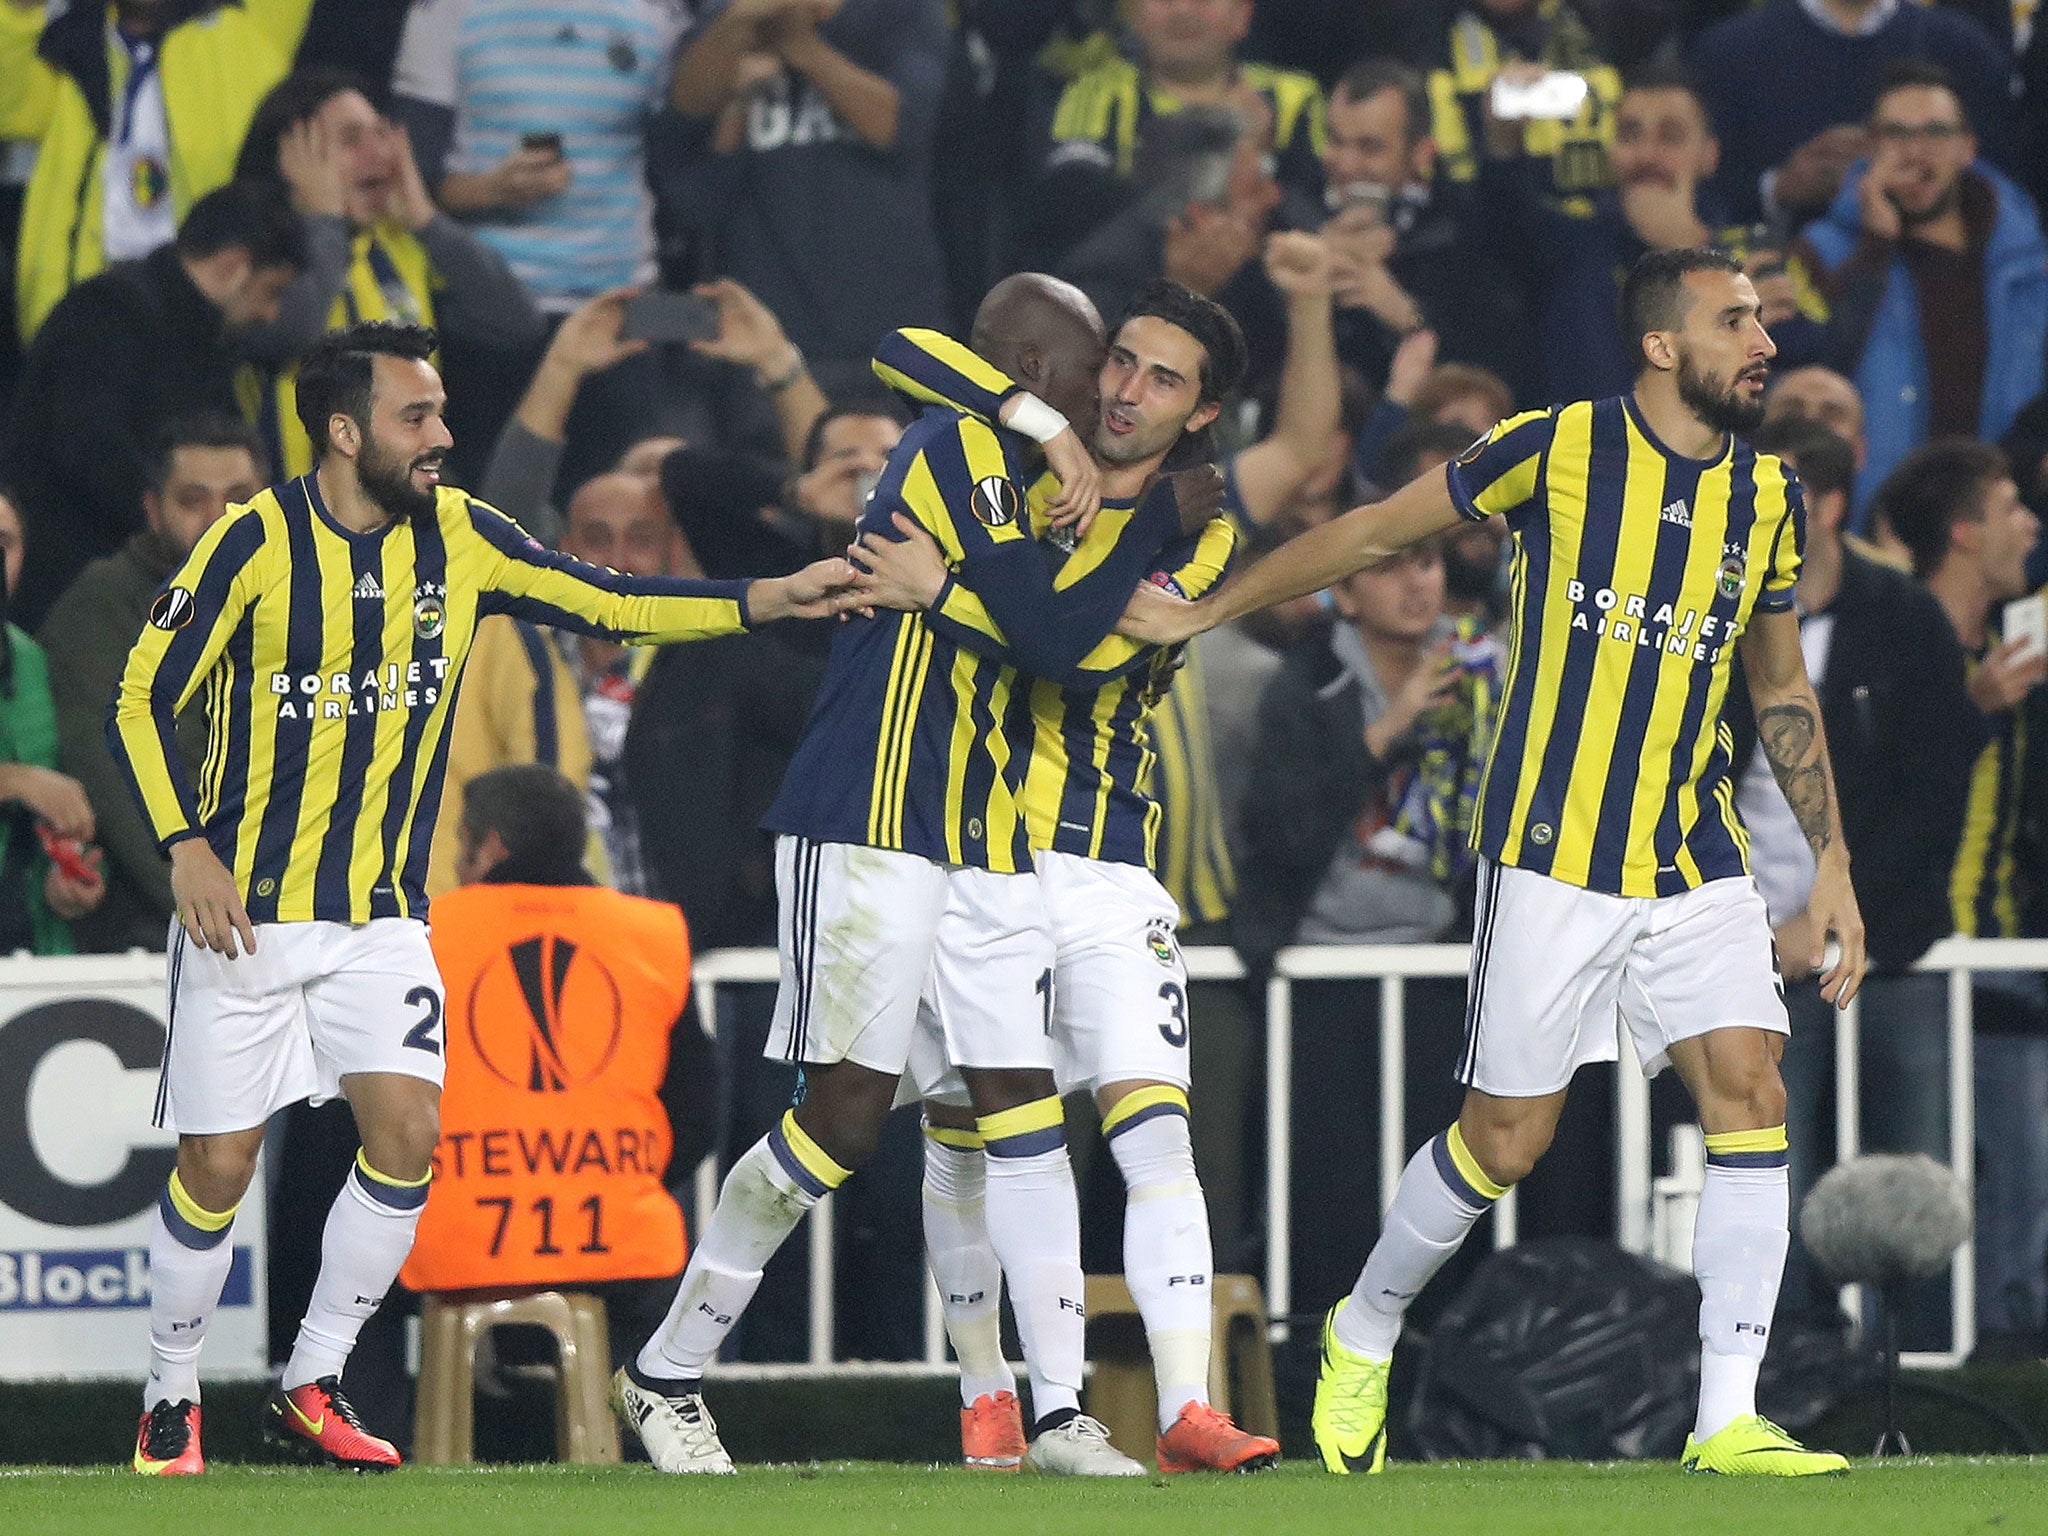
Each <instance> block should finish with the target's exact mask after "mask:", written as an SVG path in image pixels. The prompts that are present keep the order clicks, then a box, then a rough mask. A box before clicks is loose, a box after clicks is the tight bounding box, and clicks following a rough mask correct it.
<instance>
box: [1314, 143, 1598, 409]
mask: <svg viewBox="0 0 2048 1536" xmlns="http://www.w3.org/2000/svg"><path fill="white" fill-rule="evenodd" d="M1506 246H1507V242H1505V241H1503V240H1502V239H1501V238H1500V229H1499V227H1498V223H1497V215H1494V214H1491V213H1489V212H1488V211H1486V210H1485V209H1483V208H1482V207H1481V206H1480V205H1479V203H1478V202H1477V201H1476V200H1475V196H1474V194H1473V193H1472V192H1471V191H1470V190H1469V189H1467V188H1465V187H1463V186H1460V185H1457V184H1454V183H1452V182H1450V181H1449V180H1447V179H1445V178H1442V177H1439V178H1438V179H1437V183H1436V186H1435V187H1434V188H1433V189H1432V191H1431V195H1430V199H1429V201H1428V202H1427V203H1425V204H1424V205H1423V206H1422V207H1421V209H1420V210H1418V211H1417V212H1416V213H1415V215H1414V217H1413V222H1412V223H1408V224H1407V226H1406V227H1405V228H1402V229H1401V230H1400V233H1399V235H1398V237H1397V238H1396V239H1395V242H1394V250H1393V254H1392V255H1390V256H1389V257H1388V258H1387V272H1388V275H1389V276H1391V277H1392V278H1393V279H1394V281H1395V282H1397V283H1399V284H1400V285H1401V286H1402V287H1403V288H1404V289H1406V290H1407V292H1408V296H1409V297H1410V298H1412V299H1413V300H1415V303H1416V305H1417V307H1419V308H1420V309H1421V311H1422V315H1423V319H1424V321H1425V322H1426V323H1427V324H1428V326H1429V328H1430V329H1431V330H1433V331H1435V332H1436V339H1437V359H1438V361H1440V362H1446V363H1471V364H1473V365H1475V366H1477V367H1480V368H1485V369H1488V370H1490V371H1491V372H1493V373H1497V374H1499V375H1500V377H1501V378H1502V379H1504V380H1506V381H1507V386H1508V389H1509V390H1510V391H1511V392H1512V393H1513V395H1514V397H1515V399H1516V401H1517V402H1519V403H1520V404H1522V405H1525V406H1526V405H1530V404H1534V403H1537V402H1538V401H1539V400H1540V399H1541V393H1540V392H1541V388H1542V380H1541V378H1540V377H1539V376H1538V371H1537V368H1536V361H1537V357H1538V352H1537V347H1536V332H1535V327H1534V326H1533V325H1531V324H1530V320H1529V315H1530V306H1529V303H1528V295H1527V290H1526V285H1525V284H1524V282H1523V281H1522V279H1521V276H1520V275H1519V274H1518V273H1517V272H1516V271H1515V270H1514V268H1513V267H1512V266H1511V265H1510V264H1509V260H1508V256H1509V252H1508V250H1507V249H1506ZM1400 340H1401V338H1400V337H1398V336H1396V335H1395V334H1394V333H1393V332H1391V331H1389V330H1388V329H1387V328H1386V327H1385V326H1384V325H1382V324H1380V322H1379V321H1378V320H1377V319H1376V318H1374V316H1373V315H1371V314H1370V313H1369V312H1367V311H1365V310H1362V309H1340V310H1338V311H1337V350H1338V352H1339V354H1340V355H1341V356H1342V357H1343V360H1344V361H1345V362H1347V363H1349V364H1350V365H1351V366H1352V367H1354V368H1356V369H1357V370H1358V371H1359V372H1360V373H1362V374H1364V375H1365V378H1366V382H1367V383H1369V384H1371V385H1372V386H1373V387H1374V388H1375V389H1379V388H1382V387H1383V386H1384V385H1385V384H1386V381H1387V370H1388V368H1389V367H1390V366H1391V365H1392V363H1393V360H1394V349H1395V347H1397V346H1398V345H1399V344H1400ZM1551 398H1553V399H1558V398H1566V397H1562V396H1552V397H1551ZM1569 398H1574V399H1576V398H1579V397H1577V396H1572V397H1569Z"/></svg>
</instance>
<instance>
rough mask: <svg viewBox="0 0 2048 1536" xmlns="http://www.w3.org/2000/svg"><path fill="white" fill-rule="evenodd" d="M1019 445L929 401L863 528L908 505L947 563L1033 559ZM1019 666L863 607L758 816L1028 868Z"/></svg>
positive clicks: (789, 826) (786, 829)
mask: <svg viewBox="0 0 2048 1536" xmlns="http://www.w3.org/2000/svg"><path fill="white" fill-rule="evenodd" d="M1020 455H1021V450H1020V449H1019V448H1018V447H1017V446H1016V444H1015V443H1014V442H1011V441H1005V439H1004V437H1002V436H999V435H998V434H997V433H996V432H995V431H993V430H992V429H991V428H989V427H988V426H986V425H984V424H983V423H981V422H979V421H975V420H972V419H971V418H968V417H963V416H961V415H959V414H958V413H957V412H949V411H941V410H931V411H927V412H926V413H925V415H924V416H923V417H922V418H920V419H919V420H918V421H916V422H913V423H912V424H911V426H910V428H909V429H908V430H907V431H906V432H905V433H904V434H903V437H902V440H901V441H899V442H898V443H897V445H896V447H895V449H894V451H893V452H892V453H891V454H890V456H889V462H888V465H887V467H886V468H884V470H883V471H882V478H881V479H880V480H879V481H878V482H877V483H876V486H875V489H874V493H873V494H872V495H871V496H870V497H869V498H868V503H867V506H866V508H865V509H863V511H862V513H861V519H860V531H861V532H864V533H865V532H879V533H882V534H885V535H886V536H888V537H890V538H897V537H900V535H899V534H898V533H897V531H896V529H895V526H894V524H893V522H892V518H893V516H894V514H895V513H897V512H902V513H904V514H906V515H907V516H909V517H911V518H913V519H915V520H916V522H917V523H918V524H919V526H921V527H922V528H924V530H925V531H926V532H927V533H929V534H931V535H932V537H933V538H934V539H936V540H937V541H938V543H939V546H940V547H941V548H942V549H943V550H944V551H945V554H946V558H947V560H948V562H949V563H955V564H957V563H960V562H963V561H974V560H982V561H992V562H993V563H995V564H996V565H998V566H1000V567H1003V568H1005V569H1006V570H1015V569H1016V565H1017V561H1016V557H1017V556H1018V555H1019V554H1021V555H1022V556H1023V557H1024V558H1025V559H1028V560H1031V561H1034V562H1035V561H1037V559H1038V555H1037V552H1036V550H1035V548H1034V546H1033V544H1032V541H1031V535H1030V527H1029V524H1028V522H1027V520H1026V518H1025V513H1024V492H1023V490H1021V489H1020V486H1021V485H1022V484H1023V483H1024V478H1025V473H1026V472H1025V470H1024V468H1023V465H1022V462H1021V457H1020ZM1023 708H1024V705H1023V695H1022V692H1021V690H1019V689H1018V687H1017V684H1016V678H1015V676H1014V674H1012V672H1011V671H1010V669H1009V668H1008V667H1006V666H1004V665H1003V664H1002V663H1001V662H999V661H994V660H989V659H986V658H983V657H981V656H978V655H976V654H975V653H974V652H972V651H967V650H962V649H961V648H960V647H959V646H958V645H957V644H955V643H954V642H953V641H952V640H949V639H946V638H944V637H942V636H940V635H939V634H938V633H936V632H935V631H934V630H933V628H932V626H931V625H929V624H927V623H926V622H925V618H924V616H923V615H922V614H915V613H897V612H893V611H882V612H878V613H876V614H875V616H874V617H872V618H859V617H856V618H852V619H849V620H848V621H847V622H846V623H844V624H843V625H841V627H840V629H839V632H838V633H837V634H836V635H834V636H833V639H832V653H831V656H830V658H829V659H828V660H827V662H826V665H825V680H824V683H823V684H822V685H821V687H820V688H819V690H818V698H817V701H816V703H815V704H813V705H812V707H811V719H810V723H809V724H808V725H807V726H806V727H805V730H804V739H803V741H802V742H801V743H799V744H798V746H797V750H796V755H795V757H794V758H792V759H791V761H790V765H789V771H788V772H787V773H786V774H785V775H784V776H783V781H782V792H781V793H780V794H779V795H777V796H776V799H775V803H774V804H773V805H772V806H770V807H769V808H768V814H767V815H766V816H765V817H764V818H763V819H762V823H761V824H762V826H763V827H765V828H766V829H767V830H769V831H771V832H781V833H792V834H795V835H797V836H801V837H808V838H810V839H812V840H813V841H815V842H821V843H859V844H862V845H865V846H867V847H870V848H891V849H896V850H898V851H901V852H904V853H914V854H917V855H919V856H920V857H923V858H927V859H932V860H934V861H936V862H939V863H944V864H966V865H972V866H974V867H976V868H980V869H990V870H995V871H996V872H998V873H1001V874H1014V873H1016V872H1018V871H1020V870H1026V869H1029V868H1030V867H1031V866H1030V854H1029V851H1028V849H1027V847H1026V845H1025V840H1024V817H1023V813H1022V811H1021V810H1020V809H1019V807H1018V804H1017V782H1018V776H1019V773H1020V772H1021V768H1022V764H1021V762H1019V761H1017V760H1015V759H1014V757H1013V754H1012V752H1011V748H1010V742H1009V736H1008V734H1007V732H1006V722H1011V720H1012V717H1013V716H1015V717H1016V719H1017V723H1021V719H1022V711H1023Z"/></svg>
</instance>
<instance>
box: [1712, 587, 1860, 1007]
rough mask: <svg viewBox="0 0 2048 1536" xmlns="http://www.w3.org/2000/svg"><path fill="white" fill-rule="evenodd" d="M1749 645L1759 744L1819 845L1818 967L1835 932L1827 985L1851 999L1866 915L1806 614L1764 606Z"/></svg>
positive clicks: (1814, 923)
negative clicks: (1811, 666)
mask: <svg viewBox="0 0 2048 1536" xmlns="http://www.w3.org/2000/svg"><path fill="white" fill-rule="evenodd" d="M1741 645H1742V666H1743V671H1744V673H1745V674H1746V676H1747V678H1748V681H1749V692H1750V698H1751V700H1752V702H1753V703H1754V705H1755V707H1756V729H1757V749H1758V750H1759V751H1760V752H1762V753H1763V754H1764V760H1765V761H1766V762H1768V763H1769V764H1770V765H1771V772H1772V773H1773V774H1774V775H1776V777H1777V780H1778V787H1779V788H1780V789H1781V790H1783V791H1784V792H1785V801H1786V803H1787V804H1788V805H1790V806H1791V807H1792V815H1793V817H1794V818H1795V819H1796V820H1797V821H1798V823H1799V830H1800V831H1801V832H1803V833H1804V834H1805V835H1806V841H1807V845H1808V846H1809V847H1811V848H1812V849H1813V858H1814V877H1813V891H1812V893H1811V894H1810V895H1809V896H1808V897H1807V902H1806V915H1807V918H1808V920H1809V922H1810V925H1811V926H1810V931H1811V933H1812V935H1813V946H1814V953H1813V956H1812V961H1813V968H1814V969H1815V970H1816V971H1818V970H1820V969H1821V965H1822V961H1823V950H1824V948H1825V945H1826V943H1827V940H1828V939H1829V938H1830V937H1832V938H1833V939H1834V940H1835V941H1836V942H1837V943H1838V944H1839V945H1840V946H1841V953H1840V954H1839V955H1838V956H1837V957H1836V960H1835V963H1834V965H1833V966H1832V967H1830V968H1829V969H1828V970H1826V971H1825V972H1823V973H1822V975H1821V978H1820V992H1821V996H1822V997H1825V998H1826V999H1827V1000H1828V1001H1829V1002H1831V1003H1833V1004H1834V1005H1835V1006H1836V1007H1838V1008H1839V1007H1843V1006H1845V1005H1846V1004H1847V1003H1848V1001H1849V999H1850V998H1852V997H1854V996H1855V995H1856V989H1857V988H1858V987H1859V986H1860V985H1861V984H1862V981H1863V973H1864V971H1865V969H1866V968H1867V966H1868V960H1867V959H1866V957H1865V955H1864V950H1863V915H1862V913H1861V912H1860V911H1858V909H1857V906H1856V892H1855V890H1854V888H1853V887H1852V886H1851V885H1850V883H1849V849H1848V846H1847V845H1846V844H1845V843H1844V842H1843V840H1842V813H1841V808H1840V807H1839V806H1838V805H1837V804H1836V803H1835V776H1834V771H1833V769H1832V768H1830V767H1829V765H1828V743H1827V734H1826V732H1825V731H1824V730H1823V729H1822V727H1821V718H1820V700H1819V699H1817V698H1815V697H1814V692H1813V684H1812V683H1811V682H1810V681H1808V679H1807V676H1806V655H1805V653H1804V652H1803V651H1802V650H1801V649H1800V648H1799V616H1798V615H1797V614H1796V613H1794V612H1792V611H1790V610H1787V611H1785V612H1783V613H1764V612H1758V613H1757V614H1756V615H1755V616H1754V617H1753V618H1752V619H1751V621H1750V626H1749V629H1748V630H1747V631H1746V632H1745V633H1744V635H1743V637H1742V642H1741Z"/></svg>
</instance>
